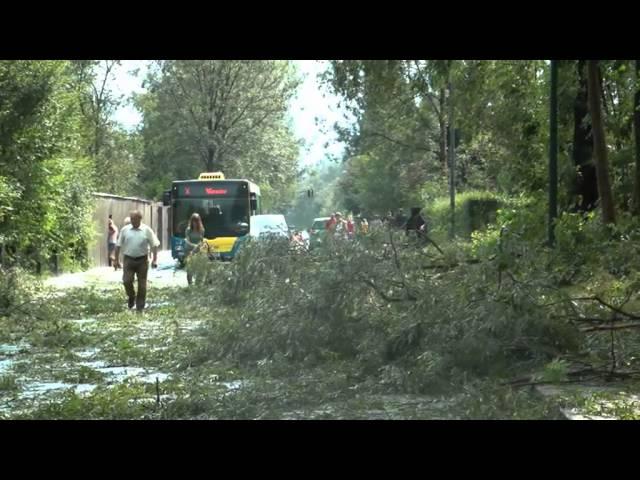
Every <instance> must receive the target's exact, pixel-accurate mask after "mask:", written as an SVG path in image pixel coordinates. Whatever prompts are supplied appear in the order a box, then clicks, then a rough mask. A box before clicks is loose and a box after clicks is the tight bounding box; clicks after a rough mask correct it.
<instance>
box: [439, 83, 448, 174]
mask: <svg viewBox="0 0 640 480" xmlns="http://www.w3.org/2000/svg"><path fill="white" fill-rule="evenodd" d="M444 108H445V91H444V88H441V89H440V115H439V116H438V126H439V127H440V142H439V143H440V151H439V153H438V158H439V160H440V167H441V168H442V172H443V173H445V174H446V172H447V123H446V120H445V118H446V117H445V113H444V111H445V110H444Z"/></svg>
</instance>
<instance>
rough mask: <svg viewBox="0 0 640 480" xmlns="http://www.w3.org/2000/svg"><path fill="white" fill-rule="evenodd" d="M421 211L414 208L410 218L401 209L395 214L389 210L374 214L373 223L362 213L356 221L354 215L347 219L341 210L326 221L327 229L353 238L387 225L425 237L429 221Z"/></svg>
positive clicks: (341, 235)
mask: <svg viewBox="0 0 640 480" xmlns="http://www.w3.org/2000/svg"><path fill="white" fill-rule="evenodd" d="M421 211H422V209H421V208H420V207H414V208H412V209H411V214H410V216H409V217H408V218H407V217H406V216H405V215H404V214H403V212H402V210H400V209H398V210H397V211H396V213H395V215H394V214H393V212H392V211H389V212H387V214H386V215H385V216H384V217H381V216H380V215H373V216H372V217H371V223H369V222H368V221H367V219H366V218H364V217H363V216H362V215H358V216H357V217H356V220H355V221H354V218H353V215H349V216H348V217H347V219H346V220H345V219H344V217H343V215H342V213H341V212H335V213H332V214H331V216H330V217H329V220H327V221H326V223H325V230H326V231H327V232H328V233H329V234H330V235H333V236H334V237H337V238H343V239H353V238H355V236H356V235H366V234H368V233H369V228H371V229H378V228H381V227H384V226H386V227H388V228H401V229H404V230H405V232H406V234H407V235H416V236H418V237H424V236H425V235H426V233H427V222H426V221H425V219H424V217H423V216H422V214H421Z"/></svg>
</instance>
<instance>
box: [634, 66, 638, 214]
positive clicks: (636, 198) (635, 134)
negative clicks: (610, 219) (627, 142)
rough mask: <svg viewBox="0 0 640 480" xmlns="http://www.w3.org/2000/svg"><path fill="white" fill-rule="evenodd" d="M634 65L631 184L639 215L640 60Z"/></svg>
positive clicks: (635, 206)
mask: <svg viewBox="0 0 640 480" xmlns="http://www.w3.org/2000/svg"><path fill="white" fill-rule="evenodd" d="M635 65H636V94H635V96H634V99H633V139H634V143H635V155H636V172H635V181H634V184H633V214H634V215H636V216H638V215H640V60H636V61H635Z"/></svg>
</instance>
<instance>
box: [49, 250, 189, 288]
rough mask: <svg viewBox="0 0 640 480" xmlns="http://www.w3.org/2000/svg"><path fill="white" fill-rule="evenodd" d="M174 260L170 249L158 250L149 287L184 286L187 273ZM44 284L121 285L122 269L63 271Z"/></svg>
mask: <svg viewBox="0 0 640 480" xmlns="http://www.w3.org/2000/svg"><path fill="white" fill-rule="evenodd" d="M176 263H177V262H176V260H174V259H173V258H171V250H162V251H160V252H158V268H151V267H149V274H148V276H147V281H148V286H149V287H169V286H186V285H187V274H186V272H185V271H184V269H178V268H176ZM44 284H45V285H47V286H50V287H53V288H57V289H65V288H77V287H109V286H113V287H115V286H118V287H120V286H122V269H120V270H118V271H115V270H114V269H113V267H96V268H92V269H90V270H87V271H86V272H77V273H65V274H62V275H59V276H57V277H51V278H48V279H47V280H45V282H44Z"/></svg>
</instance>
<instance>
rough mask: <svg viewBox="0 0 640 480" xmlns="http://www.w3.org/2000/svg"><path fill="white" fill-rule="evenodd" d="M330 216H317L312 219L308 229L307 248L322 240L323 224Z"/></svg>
mask: <svg viewBox="0 0 640 480" xmlns="http://www.w3.org/2000/svg"><path fill="white" fill-rule="evenodd" d="M330 218H331V217H317V218H314V219H313V223H312V224H311V228H310V229H309V248H314V247H317V246H318V245H320V244H321V243H322V242H323V241H324V236H325V234H326V229H325V224H326V223H327V222H328V221H329V219H330Z"/></svg>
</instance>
